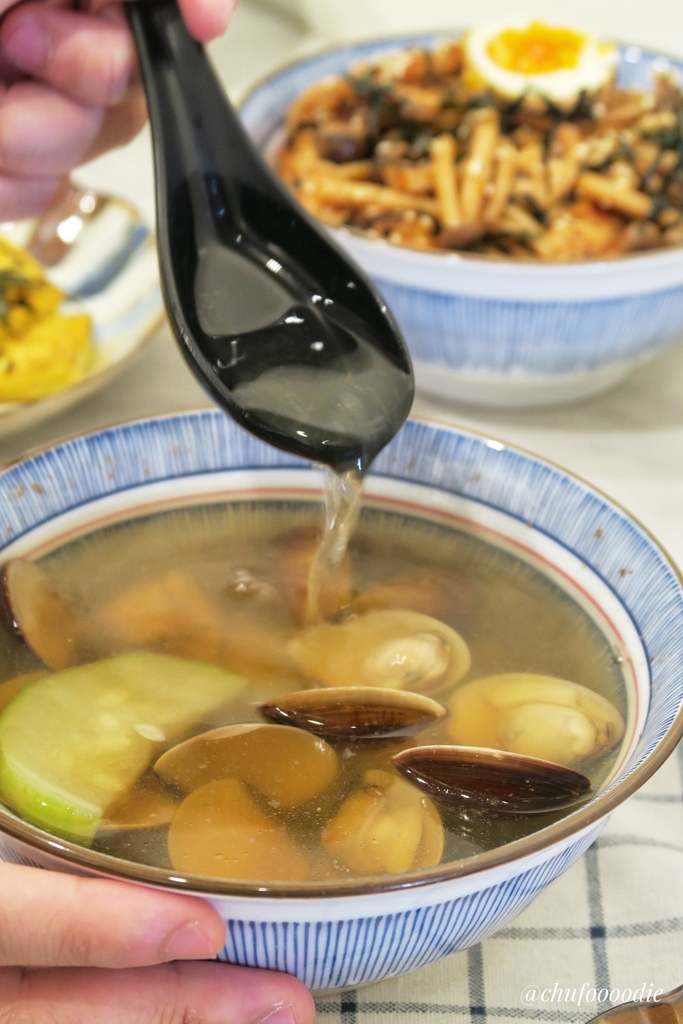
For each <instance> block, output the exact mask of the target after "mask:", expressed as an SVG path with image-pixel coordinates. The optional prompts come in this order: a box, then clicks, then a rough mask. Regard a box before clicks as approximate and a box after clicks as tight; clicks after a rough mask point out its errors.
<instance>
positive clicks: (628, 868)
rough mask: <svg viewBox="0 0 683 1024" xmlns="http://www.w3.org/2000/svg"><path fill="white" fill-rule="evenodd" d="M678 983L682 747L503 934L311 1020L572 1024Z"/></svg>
mask: <svg viewBox="0 0 683 1024" xmlns="http://www.w3.org/2000/svg"><path fill="white" fill-rule="evenodd" d="M681 982H683V745H681V746H679V749H678V750H677V751H676V752H675V753H674V754H673V755H672V756H671V757H670V758H669V760H668V761H667V762H666V764H665V765H664V766H663V767H662V768H661V769H660V770H659V772H657V773H656V775H655V776H654V777H653V778H652V779H651V780H650V781H649V782H648V783H647V784H646V785H645V786H644V787H643V788H642V789H641V790H640V791H639V792H638V793H637V794H635V795H634V796H633V797H631V799H630V800H628V801H627V802H626V803H625V804H624V805H623V806H622V807H620V808H618V810H617V811H615V813H614V814H613V815H612V818H611V819H610V822H609V823H608V825H607V827H606V829H605V830H604V831H603V833H602V835H601V836H600V838H599V839H598V841H597V842H596V843H595V844H594V845H593V846H592V847H591V848H590V850H589V851H588V853H587V854H586V855H585V856H584V857H582V858H581V859H580V860H579V861H578V862H577V863H576V864H574V866H573V867H572V868H570V869H569V871H567V872H566V873H565V874H564V875H562V876H561V877H560V878H559V879H558V880H557V881H556V882H555V883H553V885H551V886H550V888H549V889H547V890H546V891H545V892H544V893H542V894H541V895H540V896H539V897H538V898H537V899H536V901H535V902H534V903H532V904H531V906H530V907H528V908H527V909H526V910H525V911H524V913H523V914H521V915H520V916H519V917H518V918H516V919H515V920H514V921H513V922H512V924H511V925H510V926H509V927H507V928H503V929H502V930H501V931H499V932H498V933H497V934H496V935H494V936H492V937H491V938H490V939H487V940H486V941H485V942H483V943H481V944H480V945H478V946H473V947H472V948H471V949H469V950H466V951H465V952H462V953H456V954H455V955H454V956H451V957H449V958H447V959H445V960H442V961H441V962H440V963H437V964H434V965H432V966H430V967H424V968H422V969H421V970H418V971H414V972H413V973H411V974H407V975H404V976H403V977H400V978H394V979H391V980H389V981H384V982H379V983H377V984H375V985H369V986H367V987H365V988H361V989H358V990H357V991H353V992H345V993H342V994H338V995H335V996H327V997H325V998H321V999H319V1000H318V1018H317V1019H318V1020H319V1022H320V1024H407V1022H409V1021H411V1022H412V1021H415V1022H418V1021H422V1022H427V1021H434V1022H446V1021H448V1022H449V1024H450V1022H453V1024H486V1022H487V1021H490V1022H491V1024H508V1022H509V1024H513V1022H518V1021H520V1020H525V1021H530V1022H539V1024H545V1022H557V1024H580V1022H584V1021H587V1020H589V1019H590V1017H592V1016H593V1015H594V1014H595V1013H597V1012H598V1011H599V1010H601V1009H605V1008H606V1007H607V1006H610V1005H613V1004H614V1003H615V1002H621V1001H622V1000H623V999H628V998H629V997H630V993H631V992H635V994H636V995H640V992H643V993H644V995H645V998H648V990H649V991H650V992H652V993H654V992H656V990H657V989H660V990H665V991H666V990H669V989H672V988H674V987H675V986H677V985H680V984H681ZM639 989H640V992H638V990H639Z"/></svg>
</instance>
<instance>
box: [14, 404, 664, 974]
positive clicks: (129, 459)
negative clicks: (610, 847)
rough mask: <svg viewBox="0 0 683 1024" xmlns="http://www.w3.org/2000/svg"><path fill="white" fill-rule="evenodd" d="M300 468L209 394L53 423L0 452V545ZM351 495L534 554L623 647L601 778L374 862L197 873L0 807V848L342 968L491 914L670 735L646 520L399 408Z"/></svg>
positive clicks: (272, 953)
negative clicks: (102, 419)
mask: <svg viewBox="0 0 683 1024" xmlns="http://www.w3.org/2000/svg"><path fill="white" fill-rule="evenodd" d="M321 484H322V481H321V477H320V474H319V471H318V470H317V469H316V468H315V467H312V466H311V465H310V464H308V463H306V462H304V461H302V460H300V459H296V458H293V457H291V456H288V455H286V454H284V453H282V452H280V451H277V450H276V449H274V448H270V447H268V446H265V445H263V444H261V443H260V442H259V441H257V440H255V439H254V438H253V437H251V436H250V435H248V434H246V433H244V432H243V431H241V430H240V429H239V428H238V427H237V426H235V424H234V423H233V422H232V421H231V420H229V419H227V418H226V417H225V416H223V415H222V414H221V413H219V412H214V411H202V412H197V413H185V414H179V415H173V416H169V417H163V418H158V419H150V420H145V421H141V422H137V423H132V424H127V425H123V426H119V427H114V428H111V429H108V430H104V431H102V432H100V433H96V434H91V435H88V436H85V437H80V438H76V439H73V440H69V441H65V442H64V443H61V444H59V445H56V446H55V447H52V448H48V449H46V450H44V451H41V452H39V453H37V454H34V455H32V456H30V457H29V458H27V459H25V460H24V461H22V462H19V463H18V464H15V465H12V466H10V467H8V468H6V469H5V470H3V471H2V472H0V509H1V517H2V524H3V529H2V539H1V540H0V547H1V548H2V557H3V560H4V559H5V558H8V557H10V556H14V555H22V554H23V555H36V554H39V553H40V551H41V550H43V549H44V548H45V547H46V546H50V545H52V544H53V543H54V542H55V540H56V539H57V538H60V537H66V536H69V535H72V534H73V533H74V532H76V533H78V532H81V531H82V530H83V529H84V527H88V525H90V526H91V527H92V526H94V524H97V525H101V524H102V523H106V522H111V521H114V520H116V519H118V518H120V517H125V516H127V515H130V514H132V513H135V512H142V511H150V510H153V509H155V508H159V507H162V506H166V505H168V503H169V502H170V503H173V502H178V501H182V502H188V501H189V502H202V501H209V502H210V501H215V500H224V499H225V497H226V496H229V495H231V494H232V495H236V494H239V495H242V496H245V495H246V496H249V495H254V494H258V493H259V492H263V491H264V490H266V491H267V492H268V494H270V495H271V496H272V495H273V494H276V495H277V496H280V497H282V496H285V497H286V496H291V497H293V498H297V497H298V498H299V499H301V498H303V499H304V500H307V501H310V500H316V495H317V494H318V493H320V489H321ZM365 501H366V503H367V504H368V505H369V506H370V507H373V506H375V507H386V505H387V503H389V504H390V505H391V506H392V507H398V508H404V509H405V510H406V511H407V512H408V513H413V514H418V515H424V516H428V517H429V518H430V520H432V521H434V522H437V523H439V524H441V525H442V526H447V527H448V526H450V527H452V528H453V529H455V530H465V531H470V532H473V533H476V535H477V536H478V537H480V538H484V539H486V540H488V541H489V542H490V543H491V544H493V545H495V546H497V547H499V548H502V549H503V550H505V551H508V552H512V553H513V554H515V555H516V556H517V557H519V558H521V559H524V560H525V561H527V562H529V563H531V564H532V565H534V566H536V567H538V568H539V569H541V570H542V571H543V572H544V573H546V574H547V575H549V576H550V577H551V578H552V579H553V580H555V581H556V582H557V583H558V584H559V585H560V586H561V587H562V588H564V590H565V591H566V592H568V593H569V594H570V595H571V596H572V597H573V598H574V599H575V600H576V601H578V602H579V603H580V604H581V606H582V607H583V608H584V609H585V610H586V612H587V614H588V615H589V616H591V618H592V619H593V620H594V622H595V623H596V624H597V626H598V627H599V628H600V629H601V630H602V631H603V632H604V633H605V635H606V636H607V637H608V639H609V640H610V642H611V643H612V644H613V645H614V648H615V650H618V651H619V653H620V654H621V656H622V657H623V659H624V667H625V677H626V681H627V686H628V689H629V691H630V702H629V703H630V710H629V713H628V716H627V728H626V735H625V739H624V742H623V746H622V748H621V750H620V752H619V755H618V758H617V764H616V766H615V769H614V771H613V772H612V775H611V776H610V778H609V780H607V782H606V783H605V785H604V787H603V789H602V791H601V792H600V793H599V794H597V795H596V796H595V797H594V798H593V799H591V801H590V802H589V803H588V804H586V805H585V806H583V807H581V808H580V809H579V810H577V811H575V812H574V813H572V814H570V815H569V816H568V817H566V818H564V819H563V820H561V821H558V822H556V823H555V824H553V825H551V826H548V827H546V828H544V829H542V830H541V831H539V832H537V833H535V834H534V835H532V836H528V837H526V838H524V839H521V840H517V841H515V842H512V843H509V844H508V845H506V846H504V847H501V848H499V849H497V850H492V851H490V852H487V853H485V854H480V855H478V856H476V857H473V858H470V859H465V860H462V861H459V862H457V863H450V864H446V865H441V866H439V867H437V868H433V869H430V870H427V871H421V872H415V873H413V874H411V875H405V876H400V877H394V878H391V879H390V880H389V881H381V882H377V881H376V880H372V879H369V880H364V881H363V880H361V881H358V882H347V883H341V882H338V883H329V884H327V885H326V886H324V887H322V886H321V885H320V884H318V885H316V884H313V883H311V884H298V885H293V886H287V885H284V884H278V885H273V886H269V887H264V888H259V889H258V890H257V888H256V887H255V886H254V885H250V884H248V883H235V884H231V883H229V882H220V883H216V884H214V885H211V886H207V884H206V883H205V882H202V881H201V880H199V879H196V878H192V877H184V876H179V875H171V874H169V873H168V872H166V871H162V870H160V869H154V868H149V867H137V866H135V865H133V864H131V863H129V862H126V861H118V860H116V859H114V858H111V857H107V856H105V855H103V854H98V853H94V852H92V851H88V850H85V849H81V848H80V847H77V846H75V845H73V844H71V843H69V842H65V841H61V840H57V839H55V838H53V837H51V836H49V835H47V834H46V833H44V832H41V831H40V830H38V829H37V828H34V827H32V826H28V825H26V824H24V823H23V822H21V821H19V820H18V819H17V818H16V817H15V816H14V815H13V814H12V813H11V812H9V811H8V810H6V809H3V808H2V807H0V857H1V858H4V859H9V860H14V861H17V862H20V863H26V864H33V865H39V866H43V867H49V868H54V869H62V870H76V871H81V872H85V873H90V874H101V875H107V876H110V877H114V878H122V879H134V880H137V881H141V882H144V883H146V884H149V885H152V886H155V887H158V888H162V889H172V890H175V891H178V890H179V891H184V892H190V893H199V894H200V895H202V896H204V897H205V898H206V899H208V900H210V901H211V902H212V903H213V904H214V905H215V906H216V907H217V908H218V910H219V911H220V913H221V914H222V916H223V917H224V919H225V922H226V925H227V933H228V940H227V944H226V947H225V950H224V953H223V958H224V959H227V960H230V961H232V962H235V963H240V964H246V965H251V966H260V967H266V968H277V969H279V970H283V971H289V972H292V973H295V974H297V975H298V976H299V977H300V978H302V979H303V981H304V982H305V983H306V984H307V985H309V986H310V987H311V988H313V989H316V990H328V989H335V988H347V987H351V986H356V985H360V984H364V983H367V982H371V981H375V980H378V979H380V978H385V977H391V976H392V975H396V974H400V973H403V972H405V971H410V970H412V969H414V968H416V967H420V966H422V965H424V964H429V963H432V962H434V961H435V960H438V959H440V958H441V957H444V956H447V955H449V954H450V953H454V952H456V951H457V950H460V949H463V948H465V947H467V946H469V945H471V944H472V943H476V942H479V941H480V940H481V939H483V938H485V937H486V936H487V935H490V934H491V933H492V932H494V931H495V930H497V929H498V928H500V927H501V926H503V925H504V924H506V923H507V922H509V921H510V920H511V918H513V917H514V916H515V915H516V914H517V913H519V911H521V910H522V909H523V908H524V907H526V906H527V904H528V903H529V902H530V901H531V900H532V899H533V898H534V897H535V896H536V895H537V894H538V893H539V892H541V891H542V890H543V889H544V888H545V887H546V886H547V885H548V884H549V883H550V882H552V881H553V879H554V878H556V877H557V876H558V875H559V874H560V873H561V872H563V871H564V870H565V869H566V868H568V867H569V866H570V865H571V864H572V863H573V862H574V861H575V860H576V859H577V858H578V857H579V856H580V855H581V854H582V853H583V852H584V851H585V850H586V849H587V847H588V846H589V845H590V844H591V842H593V840H594V839H595V837H596V836H597V834H598V833H599V831H600V830H601V828H602V827H603V825H604V824H605V823H606V820H607V817H608V815H609V813H610V812H611V811H612V810H613V808H614V807H616V806H617V805H618V804H619V803H620V802H621V801H623V800H624V799H625V798H626V797H628V796H629V795H630V794H631V793H633V792H634V791H635V790H636V789H638V787H639V786H641V785H642V783H643V782H644V781H645V780H646V779H647V778H648V777H649V776H650V775H651V774H652V773H653V772H654V771H655V770H656V768H657V767H658V766H659V765H660V764H661V763H662V762H663V760H664V759H665V758H666V757H667V756H668V754H669V753H670V752H671V751H672V750H673V748H674V746H675V745H676V743H677V742H678V740H679V739H680V738H681V736H682V735H683V711H682V710H681V705H682V704H683V587H682V585H681V580H680V578H679V575H678V573H677V570H676V568H675V567H674V566H673V565H672V564H671V562H670V561H669V560H668V558H667V556H666V555H665V554H664V553H663V552H662V551H661V550H660V549H659V547H658V546H657V544H656V543H655V541H654V540H653V539H652V538H651V537H650V536H649V535H648V533H647V532H646V531H645V530H644V529H643V528H642V527H640V526H639V525H638V524H637V523H636V522H634V521H633V520H632V519H631V518H629V516H628V515H627V514H626V513H625V512H623V511H622V510H621V509H620V508H619V507H617V506H616V505H614V504H613V503H612V502H611V501H609V499H607V498H605V497H604V496H602V495H601V494H599V493H597V492H596V491H595V490H593V489H592V488H591V487H589V486H588V485H587V484H584V483H582V482H581V481H579V480H577V479H575V478H573V477H571V476H569V475H568V474H567V473H565V472H563V471H562V470H560V469H558V468H556V467H554V466H552V465H550V464H547V463H545V462H541V461H540V460H538V459H536V458H534V457H532V456H530V455H527V454H524V453H523V452H520V451H516V450H515V449H512V448H508V447H506V446H505V445H503V444H501V443H499V442H497V441H492V440H489V439H487V438H485V437H482V436H479V435H476V434H472V433H467V432H465V431H461V430H456V429H452V428H448V427H444V426H437V425H432V424H429V423H426V422H420V421H409V422H408V423H407V424H406V425H405V426H404V427H403V428H402V429H401V431H400V432H399V434H398V435H397V437H396V438H395V439H394V441H393V442H392V443H391V444H390V445H389V446H388V448H386V449H385V451H384V452H382V454H381V455H380V457H379V458H378V459H377V461H376V464H375V465H374V467H373V472H372V474H371V476H370V477H369V479H368V481H367V485H366V493H365Z"/></svg>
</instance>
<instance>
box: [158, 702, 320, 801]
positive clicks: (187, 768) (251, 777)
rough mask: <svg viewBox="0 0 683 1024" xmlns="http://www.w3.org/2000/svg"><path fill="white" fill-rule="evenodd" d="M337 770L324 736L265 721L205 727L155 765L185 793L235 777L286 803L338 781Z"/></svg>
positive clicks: (313, 793)
mask: <svg viewBox="0 0 683 1024" xmlns="http://www.w3.org/2000/svg"><path fill="white" fill-rule="evenodd" d="M338 770H339V760H338V758H337V754H336V753H335V751H334V750H333V749H332V747H330V746H329V744H328V743H326V742H325V740H324V739H322V738H320V737H318V736H312V735H309V734H307V733H305V732H302V730H301V729H290V728H288V727H287V726H285V725H271V724H265V723H262V722H244V723H241V724H238V725H225V726H221V727H220V728H218V729H211V730H210V731H209V732H204V733H200V734H199V735H197V736H193V737H192V738H191V739H189V740H185V741H184V742H183V743H178V744H177V745H176V746H175V747H171V749H170V750H167V751H166V753H164V754H162V755H161V757H160V758H159V759H158V761H157V762H156V763H155V765H154V771H155V772H156V773H157V775H158V776H159V778H161V779H162V781H164V782H165V783H166V784H167V785H170V786H175V787H176V788H177V789H179V790H180V791H181V792H183V793H191V792H192V791H193V790H195V789H198V788H199V787H200V786H204V785H206V784H207V783H209V782H213V781H216V780H218V779H225V778H235V779H239V780H240V782H243V783H246V784H247V785H249V786H253V787H254V788H255V789H257V790H258V791H259V792H260V793H262V794H263V795H264V796H265V797H266V799H267V800H271V801H274V802H275V803H276V804H277V805H278V806H281V807H294V806H296V805H297V804H299V803H303V802H304V801H306V800H309V799H311V798H312V797H315V796H318V795H319V794H320V793H322V792H323V791H324V790H325V789H327V787H328V786H330V785H331V784H332V782H334V780H335V778H336V776H337V772H338Z"/></svg>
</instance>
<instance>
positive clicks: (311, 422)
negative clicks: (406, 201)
mask: <svg viewBox="0 0 683 1024" xmlns="http://www.w3.org/2000/svg"><path fill="white" fill-rule="evenodd" d="M127 6H128V16H129V19H130V22H131V26H132V30H133V35H134V38H135V43H136V46H137V50H138V54H139V58H140V64H141V69H142V77H143V81H144V85H145V90H146V94H147V101H148V107H149V115H150V121H151V125H152V138H153V149H154V166H155V177H156V202H157V235H158V246H159V262H160V267H161V279H162V287H163V291H164V298H165V302H166V307H167V312H168V315H169V319H170V322H171V326H172V328H173V331H174V333H175V336H176V339H177V341H178V343H179V345H180V348H181V351H182V353H183V355H184V356H185V359H186V360H187V362H188V363H189V365H190V367H191V369H192V370H193V371H194V373H195V374H196V376H197V377H198V379H199V381H200V383H201V384H202V385H203V386H204V387H205V389H206V390H207V391H208V392H209V394H210V395H211V396H212V398H213V399H214V400H215V401H216V402H217V403H218V405H219V406H221V407H222V408H223V409H224V410H225V411H227V412H228V413H229V414H230V415H231V416H232V417H233V418H234V419H235V420H237V422H238V423H240V424H241V425H242V426H243V427H245V428H246V429H247V430H249V431H250V432H251V433H253V434H255V435H256V436H257V437H260V438H261V439H262V440H265V441H267V442H269V443H271V444H274V445H276V446H277V447H279V448H282V449H284V450H286V451H289V452H291V453H292V454H296V455H302V456H304V457H306V458H309V459H312V460H314V461H317V462H322V463H324V464H326V465H328V466H331V467H332V468H333V469H335V470H336V471H338V472H343V471H347V470H351V469H355V470H357V471H359V472H361V473H362V472H364V470H365V469H366V468H367V466H368V465H369V463H370V462H371V461H372V459H373V458H374V457H375V456H376V455H377V454H378V452H379V451H380V450H381V449H382V448H383V447H384V445H385V444H387V442H388V441H389V440H390V439H391V438H392V437H393V435H394V434H395V433H396V431H397V430H398V428H399V427H400V426H401V424H402V423H403V421H404V420H405V418H406V417H407V415H408V413H409V411H410V407H411V405H412V401H413V397H414V379H413V372H412V367H411V363H410V358H409V355H408V351H407V349H406V346H405V343H404V341H403V339H402V337H401V336H400V334H399V331H398V328H397V327H396V324H395V323H394V320H393V318H392V316H391V313H390V312H389V310H388V309H387V307H386V305H385V303H384V302H383V300H382V299H381V297H380V296H379V294H378V293H377V292H376V291H375V290H374V288H373V286H372V285H371V284H370V283H369V281H368V280H367V279H366V277H365V276H364V274H363V273H362V271H360V270H359V269H358V268H357V267H356V266H355V265H354V264H352V263H351V262H350V260H349V258H348V257H347V256H345V255H343V254H342V252H341V250H340V249H338V248H337V246H336V245H335V243H333V242H332V241H331V240H330V239H329V238H328V237H327V235H325V234H324V233H323V232H322V230H321V229H320V228H318V227H317V226H316V224H315V222H314V221H313V219H312V218H311V217H309V215H308V214H307V213H306V212H305V211H304V210H303V209H301V208H300V207H299V205H298V204H297V203H296V202H295V200H293V199H292V198H291V196H290V195H289V193H288V192H287V190H286V189H285V188H284V186H283V185H281V184H280V182H279V181H278V180H277V178H276V177H275V176H274V175H273V173H272V172H271V171H270V169H269V168H268V167H267V165H266V164H265V162H264V161H263V159H262V158H261V156H260V155H259V154H258V152H257V151H256V150H255V148H254V146H253V145H252V143H251V141H250V140H249V137H248V135H247V133H246V132H245V130H244V129H243V127H242V125H241V122H240V120H239V118H238V116H237V115H236V113H235V111H234V110H233V109H232V107H231V105H230V103H229V101H228V99H227V97H226V95H225V92H224V90H223V88H222V86H221V84H220V82H219V80H218V78H217V76H216V74H215V72H214V71H213V69H212V67H211V65H210V63H209V60H208V58H207V56H206V53H205V51H204V49H203V48H202V46H201V45H199V44H198V43H196V42H195V41H194V40H193V39H192V38H191V37H190V36H189V34H188V32H187V30H186V29H185V27H184V25H183V22H182V19H181V16H180V14H179V11H178V9H177V6H176V4H175V0H149V2H145V3H144V4H139V3H130V4H128V5H127Z"/></svg>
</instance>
